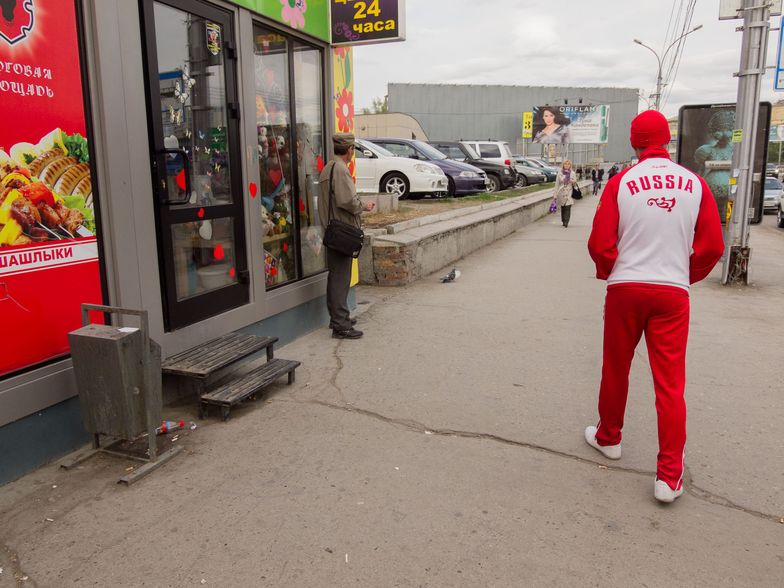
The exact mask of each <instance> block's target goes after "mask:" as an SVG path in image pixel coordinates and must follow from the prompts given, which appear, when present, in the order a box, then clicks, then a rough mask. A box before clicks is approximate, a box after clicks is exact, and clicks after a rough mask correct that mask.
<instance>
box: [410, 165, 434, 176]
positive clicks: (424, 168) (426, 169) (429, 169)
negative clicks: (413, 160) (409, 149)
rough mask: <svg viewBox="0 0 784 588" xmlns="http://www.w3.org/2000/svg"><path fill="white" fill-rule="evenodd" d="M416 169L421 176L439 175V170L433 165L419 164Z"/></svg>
mask: <svg viewBox="0 0 784 588" xmlns="http://www.w3.org/2000/svg"><path fill="white" fill-rule="evenodd" d="M414 169H415V170H416V171H418V172H419V173H420V174H435V175H438V172H439V168H437V167H435V166H432V165H425V164H424V163H417V164H416V165H415V166H414Z"/></svg>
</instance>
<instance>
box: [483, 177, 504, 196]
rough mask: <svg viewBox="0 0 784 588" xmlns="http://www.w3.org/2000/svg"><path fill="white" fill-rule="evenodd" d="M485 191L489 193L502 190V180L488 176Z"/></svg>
mask: <svg viewBox="0 0 784 588" xmlns="http://www.w3.org/2000/svg"><path fill="white" fill-rule="evenodd" d="M485 189H486V190H487V191H488V192H498V191H499V190H500V189H501V178H499V177H498V176H494V175H492V174H488V175H487V183H486V184H485Z"/></svg>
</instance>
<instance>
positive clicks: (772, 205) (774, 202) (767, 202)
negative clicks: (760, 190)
mask: <svg viewBox="0 0 784 588" xmlns="http://www.w3.org/2000/svg"><path fill="white" fill-rule="evenodd" d="M782 195H784V184H782V183H781V182H780V181H779V180H777V179H776V178H770V177H768V178H765V193H764V196H763V201H762V211H763V212H767V211H769V210H771V211H776V210H778V209H779V207H780V203H781V196H782Z"/></svg>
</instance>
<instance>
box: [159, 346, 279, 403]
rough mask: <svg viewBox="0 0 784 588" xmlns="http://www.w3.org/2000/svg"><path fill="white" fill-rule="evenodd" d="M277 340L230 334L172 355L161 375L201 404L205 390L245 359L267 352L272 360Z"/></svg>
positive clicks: (182, 393) (163, 365)
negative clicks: (194, 397) (263, 351)
mask: <svg viewBox="0 0 784 588" xmlns="http://www.w3.org/2000/svg"><path fill="white" fill-rule="evenodd" d="M277 341H278V338H277V337H257V336H256V335H247V334H244V333H229V334H228V335H223V336H222V337H218V338H217V339H213V340H211V341H207V342H206V343H202V344H201V345H198V346H196V347H194V348H193V349H188V350H187V351H183V352H182V353H178V354H176V355H172V356H171V357H169V358H167V359H166V360H165V361H163V362H162V363H161V372H162V373H163V375H164V377H166V378H168V379H169V380H173V382H174V384H175V385H176V387H177V388H178V389H179V390H180V394H179V395H181V396H182V395H191V396H196V401H197V402H198V403H199V404H201V396H202V394H204V392H205V390H206V389H207V388H208V387H209V386H211V385H213V384H215V383H216V382H218V381H219V380H221V379H223V378H224V377H226V376H227V375H228V374H229V373H230V372H231V371H233V370H234V369H236V367H237V363H238V362H240V361H241V360H243V359H245V358H247V357H249V356H251V355H253V354H254V353H257V352H259V351H261V350H262V349H265V350H266V352H267V361H271V360H272V359H273V357H274V351H273V349H274V345H275V343H276V342H277Z"/></svg>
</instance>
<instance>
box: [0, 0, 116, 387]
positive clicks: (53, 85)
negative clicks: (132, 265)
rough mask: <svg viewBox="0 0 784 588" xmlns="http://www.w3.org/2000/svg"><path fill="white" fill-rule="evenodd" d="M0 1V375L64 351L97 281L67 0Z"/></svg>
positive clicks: (78, 74) (72, 12)
mask: <svg viewBox="0 0 784 588" xmlns="http://www.w3.org/2000/svg"><path fill="white" fill-rule="evenodd" d="M0 8H1V9H2V12H1V13H0V99H1V100H2V103H3V110H4V112H6V113H7V114H6V116H5V118H4V120H3V124H2V126H0V315H2V317H3V323H4V324H5V325H6V332H7V333H9V341H10V342H11V344H9V345H6V346H5V347H4V349H3V353H2V354H0V377H4V376H7V375H9V374H12V373H15V372H18V371H19V370H23V369H26V368H29V367H31V366H35V365H37V364H40V363H42V362H46V361H49V360H52V359H54V358H57V357H60V356H64V355H66V354H67V353H68V341H67V334H68V332H69V331H72V330H73V329H75V328H78V327H79V326H80V325H81V312H80V304H81V303H83V302H91V303H99V302H101V280H100V268H99V261H98V243H97V238H96V228H95V212H94V198H93V180H94V178H93V177H92V173H91V167H90V149H89V145H88V142H87V138H86V137H87V128H86V120H85V106H84V93H83V88H82V70H81V65H80V54H79V40H78V26H77V13H76V3H75V2H74V1H67V0H35V1H33V0H3V1H2V2H1V3H0ZM8 113H13V116H9V115H8Z"/></svg>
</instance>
